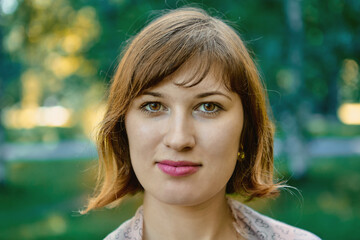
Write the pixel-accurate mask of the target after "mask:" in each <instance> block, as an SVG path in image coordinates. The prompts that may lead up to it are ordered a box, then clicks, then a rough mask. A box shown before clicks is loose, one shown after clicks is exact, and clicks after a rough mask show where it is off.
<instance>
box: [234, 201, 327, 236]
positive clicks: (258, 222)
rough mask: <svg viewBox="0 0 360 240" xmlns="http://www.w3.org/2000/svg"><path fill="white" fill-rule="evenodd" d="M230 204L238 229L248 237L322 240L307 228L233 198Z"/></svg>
mask: <svg viewBox="0 0 360 240" xmlns="http://www.w3.org/2000/svg"><path fill="white" fill-rule="evenodd" d="M229 205H230V208H231V210H232V212H233V215H234V218H235V221H236V222H235V228H236V230H237V231H238V232H239V233H240V234H241V235H243V236H244V237H246V238H247V239H274V240H288V239H293V240H320V238H319V237H318V236H316V235H314V234H312V233H310V232H308V231H306V230H303V229H300V228H297V227H293V226H290V225H288V224H286V223H283V222H280V221H277V220H275V219H272V218H270V217H267V216H265V215H262V214H260V213H258V212H256V211H255V210H253V209H251V208H250V207H248V206H246V205H244V204H242V203H240V202H238V201H235V200H233V199H229Z"/></svg>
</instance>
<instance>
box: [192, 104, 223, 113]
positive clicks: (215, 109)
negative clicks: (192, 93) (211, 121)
mask: <svg viewBox="0 0 360 240" xmlns="http://www.w3.org/2000/svg"><path fill="white" fill-rule="evenodd" d="M221 110H223V108H222V107H221V106H220V105H219V104H216V103H213V102H206V103H201V104H200V105H199V106H198V107H197V111H199V112H202V113H204V114H207V115H214V114H218V113H219V112H220V111H221Z"/></svg>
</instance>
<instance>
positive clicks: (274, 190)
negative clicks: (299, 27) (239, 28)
mask: <svg viewBox="0 0 360 240" xmlns="http://www.w3.org/2000/svg"><path fill="white" fill-rule="evenodd" d="M192 59H194V64H195V69H196V71H195V72H194V75H193V76H192V77H191V78H190V79H191V80H189V81H188V82H184V83H182V84H181V85H184V87H192V86H194V85H196V84H198V83H199V82H200V81H202V80H203V79H204V77H206V75H207V74H209V72H210V71H211V69H212V67H213V66H214V65H215V64H216V66H220V68H221V74H222V75H221V80H223V81H224V84H225V86H226V87H227V88H228V89H229V90H231V91H233V92H236V93H237V94H238V95H239V96H240V99H241V101H242V105H243V110H244V125H243V131H242V134H241V136H240V144H241V146H239V149H243V151H244V153H245V158H244V159H242V160H241V161H237V164H236V166H235V170H234V172H233V174H232V176H231V178H230V180H229V182H228V183H227V187H226V193H239V194H241V195H242V196H244V197H246V198H248V199H252V198H264V197H273V196H276V195H277V194H278V192H279V188H280V187H281V185H280V184H277V183H274V182H273V134H274V127H273V124H272V122H271V121H270V119H269V116H268V113H267V104H268V101H267V96H266V92H265V91H264V86H263V84H262V81H261V78H260V76H259V73H258V70H257V67H256V66H255V63H254V62H253V60H252V57H251V56H250V54H249V52H248V50H247V48H246V47H245V45H244V43H243V41H242V40H241V38H240V37H239V35H238V34H237V33H236V31H235V30H234V29H232V28H231V27H230V26H229V25H227V24H225V23H224V22H223V21H222V20H220V19H218V18H215V17H211V16H209V15H208V14H207V13H206V12H205V11H204V10H201V9H197V8H180V9H176V10H170V11H169V12H167V13H166V14H164V15H162V16H161V17H159V18H157V19H155V20H154V21H152V22H150V23H149V24H148V25H147V26H146V27H145V28H144V29H143V30H142V31H140V32H139V33H138V34H137V35H136V36H135V37H134V38H133V39H132V40H131V41H129V43H128V44H127V46H126V47H125V48H124V49H123V51H122V57H121V60H120V62H119V64H118V67H117V69H116V72H115V74H114V76H113V78H112V83H111V86H110V91H109V97H108V102H107V110H106V113H105V116H104V119H103V121H102V122H101V125H100V129H99V132H98V135H97V147H98V154H99V174H98V182H97V187H96V190H95V194H94V196H93V197H92V198H90V200H89V203H88V205H87V208H86V209H85V210H84V211H83V213H86V212H88V211H90V210H92V209H96V208H100V207H104V206H107V205H109V204H114V203H115V204H116V203H117V202H118V201H117V200H120V199H121V198H123V197H124V196H126V195H133V194H136V193H137V192H139V191H143V188H142V186H141V184H140V183H139V181H138V179H137V178H136V176H135V173H134V170H133V168H132V165H131V162H130V153H129V143H128V139H127V133H126V129H125V123H124V119H125V114H126V112H127V110H128V108H129V106H130V104H131V102H132V101H133V100H134V98H136V97H137V96H139V95H141V93H142V92H143V91H144V90H146V89H148V88H150V87H152V86H155V85H157V84H158V83H160V82H161V81H163V80H164V79H165V78H166V77H169V76H170V75H171V74H173V73H175V72H176V71H177V70H179V69H180V68H181V67H182V66H184V64H186V63H188V62H189V61H190V60H192ZM192 66H193V65H192ZM239 121H240V120H239Z"/></svg>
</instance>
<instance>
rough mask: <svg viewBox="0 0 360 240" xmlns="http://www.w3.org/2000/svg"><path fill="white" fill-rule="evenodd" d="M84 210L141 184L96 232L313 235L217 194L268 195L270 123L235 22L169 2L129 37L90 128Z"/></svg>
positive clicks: (273, 189) (128, 235)
mask: <svg viewBox="0 0 360 240" xmlns="http://www.w3.org/2000/svg"><path fill="white" fill-rule="evenodd" d="M98 149H99V156H100V166H101V171H100V174H101V175H100V176H101V178H100V179H101V180H100V184H99V191H97V194H96V195H95V196H94V197H93V198H92V199H91V200H90V202H89V205H88V207H87V209H86V210H85V211H84V212H88V211H89V210H92V209H95V208H100V207H104V206H107V205H109V204H114V203H116V201H117V200H119V199H121V198H122V197H124V196H126V195H132V194H135V193H137V192H140V191H142V192H143V193H144V202H143V206H142V207H140V208H139V210H138V211H137V213H136V215H135V216H134V217H133V218H132V219H130V220H128V221H127V222H125V223H123V224H122V225H121V226H120V227H119V228H118V229H116V230H115V231H114V232H113V233H111V234H110V235H108V236H107V237H106V239H146V240H152V239H156V240H161V239H167V240H168V239H187V240H188V239H196V240H199V239H319V238H318V237H316V236H315V235H313V234H311V233H309V232H306V231H304V230H300V229H297V228H294V227H291V226H288V225H286V224H284V223H280V222H278V221H276V220H273V219H270V218H268V217H266V216H263V215H261V214H259V213H257V212H255V211H254V210H252V209H250V208H249V207H247V206H245V205H243V204H241V203H239V202H237V201H235V200H232V199H230V198H227V197H226V194H230V193H238V194H241V195H242V196H245V197H248V198H250V199H252V198H255V197H259V198H265V197H273V196H276V195H277V194H278V192H279V188H281V187H282V185H281V184H277V183H274V182H273V126H272V124H271V122H270V120H269V118H268V115H267V112H266V96H265V93H264V89H263V86H262V84H261V81H260V78H259V75H258V73H257V70H256V67H255V65H254V63H253V61H252V59H251V57H250V56H249V54H248V51H247V49H246V48H245V46H244V44H243V42H242V41H241V39H240V38H239V36H238V35H237V34H236V33H235V31H234V30H233V29H232V28H230V27H229V26H228V25H226V24H225V23H224V22H222V21H221V20H219V19H216V18H213V17H210V16H209V15H207V14H206V13H205V12H204V11H202V10H199V9H194V8H187V9H179V10H173V11H170V12H169V13H167V14H165V15H163V16H162V17H160V18H158V19H156V20H154V21H153V22H151V23H150V24H149V25H148V26H147V27H145V28H144V29H143V30H142V31H141V32H140V33H139V34H138V35H137V36H135V38H134V39H133V40H132V41H131V42H130V43H129V45H128V46H127V47H126V48H125V50H124V52H123V56H122V59H121V61H120V63H119V65H118V68H117V72H116V74H115V76H114V78H113V82H112V84H111V88H110V95H109V99H108V108H107V112H106V114H105V117H104V120H103V122H102V125H101V129H100V132H99V134H98Z"/></svg>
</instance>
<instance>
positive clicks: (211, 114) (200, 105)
mask: <svg viewBox="0 0 360 240" xmlns="http://www.w3.org/2000/svg"><path fill="white" fill-rule="evenodd" d="M150 104H160V108H165V110H166V109H167V108H166V107H165V106H164V105H163V104H161V103H160V102H145V103H143V104H142V105H141V106H140V111H142V112H144V113H146V114H149V115H151V114H158V113H159V112H161V111H162V110H158V111H153V110H149V109H146V108H147V107H148V106H150ZM205 104H213V105H214V107H215V109H216V110H213V111H209V112H207V111H201V110H198V109H199V108H200V107H202V106H204V105H205ZM223 110H224V108H223V107H222V106H221V104H218V103H214V102H202V103H200V104H198V105H197V106H196V107H195V111H196V112H201V113H202V114H204V115H207V116H216V115H217V114H219V113H220V112H221V111H223Z"/></svg>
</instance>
